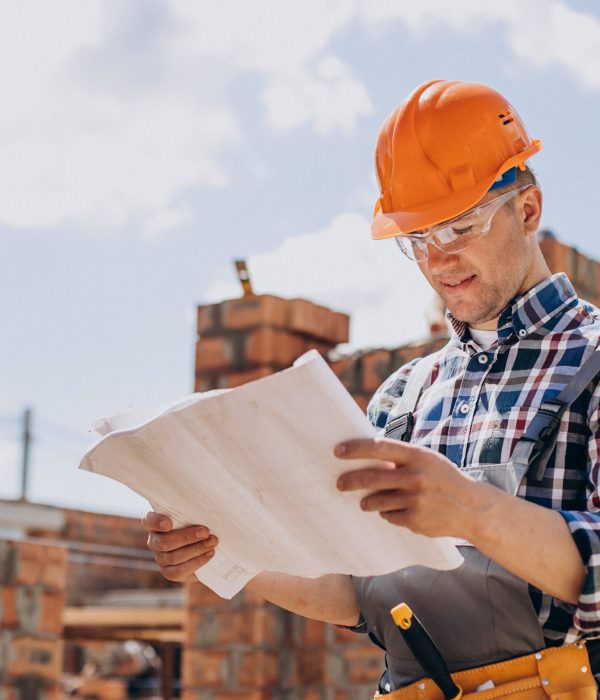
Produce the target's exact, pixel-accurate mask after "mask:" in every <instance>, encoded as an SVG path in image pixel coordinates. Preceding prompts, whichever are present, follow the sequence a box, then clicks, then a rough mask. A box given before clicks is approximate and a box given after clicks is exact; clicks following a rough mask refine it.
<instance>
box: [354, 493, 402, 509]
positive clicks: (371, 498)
mask: <svg viewBox="0 0 600 700" xmlns="http://www.w3.org/2000/svg"><path fill="white" fill-rule="evenodd" d="M414 500H415V497H414V496H413V495H412V494H407V493H402V492H401V491H377V492H376V493H371V494H369V495H368V496H365V497H364V498H363V499H362V500H361V502H360V507H361V509H362V510H364V511H366V512H370V513H373V512H377V511H378V512H380V513H387V512H391V511H396V510H405V509H407V508H410V507H411V506H412V505H413V504H414Z"/></svg>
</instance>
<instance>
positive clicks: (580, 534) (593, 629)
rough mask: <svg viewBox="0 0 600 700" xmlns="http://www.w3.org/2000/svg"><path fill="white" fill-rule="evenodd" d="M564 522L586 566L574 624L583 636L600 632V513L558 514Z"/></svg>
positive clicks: (565, 512) (565, 511)
mask: <svg viewBox="0 0 600 700" xmlns="http://www.w3.org/2000/svg"><path fill="white" fill-rule="evenodd" d="M557 512H558V513H560V515H561V516H562V517H563V518H564V519H565V521H566V523H567V525H568V527H569V530H570V531H571V535H572V537H573V541H574V542H575V545H576V546H577V549H578V550H579V554H580V556H581V561H582V562H583V564H584V566H585V567H586V572H587V573H586V577H585V581H584V584H583V589H582V591H581V595H580V596H579V600H578V601H577V608H576V610H575V614H574V616H573V625H574V627H575V628H576V629H577V630H579V631H580V632H581V633H582V634H590V633H596V634H597V633H598V632H600V513H589V512H577V511H568V510H559V511H557Z"/></svg>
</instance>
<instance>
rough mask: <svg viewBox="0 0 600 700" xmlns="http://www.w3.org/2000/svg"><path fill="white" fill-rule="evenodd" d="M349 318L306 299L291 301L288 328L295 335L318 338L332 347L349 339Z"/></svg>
mask: <svg viewBox="0 0 600 700" xmlns="http://www.w3.org/2000/svg"><path fill="white" fill-rule="evenodd" d="M349 323H350V319H349V316H347V315H346V314H342V313H339V312H336V311H332V310H331V309H328V308H327V307H325V306H320V305H318V304H314V303H312V302H310V301H308V300H306V299H292V300H291V302H290V315H289V320H288V328H289V329H290V330H291V331H295V332H296V333H302V334H304V335H308V336H311V337H313V338H320V339H321V340H325V341H327V342H329V343H331V344H332V345H337V344H338V343H345V342H347V341H348V337H349Z"/></svg>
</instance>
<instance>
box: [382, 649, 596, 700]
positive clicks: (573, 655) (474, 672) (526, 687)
mask: <svg viewBox="0 0 600 700" xmlns="http://www.w3.org/2000/svg"><path fill="white" fill-rule="evenodd" d="M451 676H452V680H453V681H454V683H455V684H456V685H457V686H458V687H459V689H460V691H462V692H459V693H458V694H457V696H456V698H457V700H458V698H462V700H475V696H476V698H477V700H492V699H494V700H495V698H504V697H507V698H509V699H510V700H596V698H597V693H598V689H597V686H596V681H595V680H594V676H593V675H592V670H591V668H590V661H589V658H588V653H587V649H586V646H585V642H576V643H575V644H569V645H565V646H562V647H550V648H548V649H543V650H541V651H538V652H536V653H533V654H528V655H526V656H519V657H516V658H514V659H508V660H506V661H500V662H498V663H495V664H490V665H488V666H479V667H478V668H471V669H468V670H466V671H457V672H456V673H452V674H451ZM375 698H376V700H444V693H443V692H442V690H441V689H440V688H439V686H438V685H437V684H436V683H435V682H434V681H433V680H431V679H430V678H423V679H422V680H419V681H416V682H415V683H412V684H411V685H407V686H405V687H404V688H400V689H399V690H395V691H393V692H391V693H386V694H381V693H379V692H377V693H375Z"/></svg>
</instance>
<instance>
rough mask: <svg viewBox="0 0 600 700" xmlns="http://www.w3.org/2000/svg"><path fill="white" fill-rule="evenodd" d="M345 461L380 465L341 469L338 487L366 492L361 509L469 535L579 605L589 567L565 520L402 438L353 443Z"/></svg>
mask: <svg viewBox="0 0 600 700" xmlns="http://www.w3.org/2000/svg"><path fill="white" fill-rule="evenodd" d="M335 455H336V456H337V457H340V458H341V459H357V458H362V459H365V458H366V459H378V460H383V461H384V462H387V465H385V466H382V467H367V468H365V469H357V470H355V471H352V472H346V473H345V474H342V476H340V478H339V479H338V488H339V489H340V490H341V491H355V490H360V489H369V490H370V491H371V493H369V494H368V495H366V496H365V497H364V498H363V499H362V501H361V508H362V509H363V510H366V511H374V512H378V513H379V515H380V516H381V517H382V518H385V520H387V521H389V522H390V523H393V524H395V525H403V526H405V527H407V528H409V529H410V530H412V531H413V532H418V533H420V534H422V535H428V536H429V537H441V536H451V537H459V538H461V539H465V540H468V541H469V542H471V543H472V544H473V545H475V547H477V549H479V550H480V551H481V552H483V554H485V555H486V556H488V557H490V558H491V559H494V560H495V561H496V562H498V564H500V565H501V566H504V567H505V568H506V569H508V571H510V572H512V573H513V574H515V576H519V577H520V578H522V579H525V581H527V582H529V583H531V584H533V585H534V586H536V587H537V588H540V589H541V590H542V591H545V592H546V593H548V594H549V595H552V596H554V597H555V598H560V600H565V601H567V602H569V603H576V602H577V601H578V598H579V595H580V593H581V590H582V588H583V582H584V579H585V573H586V572H585V567H584V566H583V564H582V562H581V557H580V556H579V551H578V549H577V547H576V546H575V542H574V540H573V537H572V536H571V533H570V531H569V527H568V526H567V524H566V522H565V520H564V518H562V517H561V515H560V514H559V513H557V512H556V511H553V510H550V509H549V508H543V507H542V506H538V505H536V504H534V503H529V502H528V501H526V500H525V499H523V498H517V497H515V496H512V495H510V494H508V493H505V492H504V491H502V490H501V489H498V488H496V487H495V486H492V485H491V484H486V483H483V482H479V481H475V479H472V478H471V477H468V476H466V475H465V474H464V473H463V472H461V471H460V469H457V468H456V466H455V465H454V464H453V463H452V462H450V460H448V459H446V457H443V456H442V455H440V454H438V453H437V452H434V451H433V450H430V449H428V448H427V447H419V446H417V445H410V444H407V443H404V442H399V441H397V440H389V439H386V438H375V439H371V440H349V441H348V442H344V443H341V444H340V445H337V447H336V448H335Z"/></svg>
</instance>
